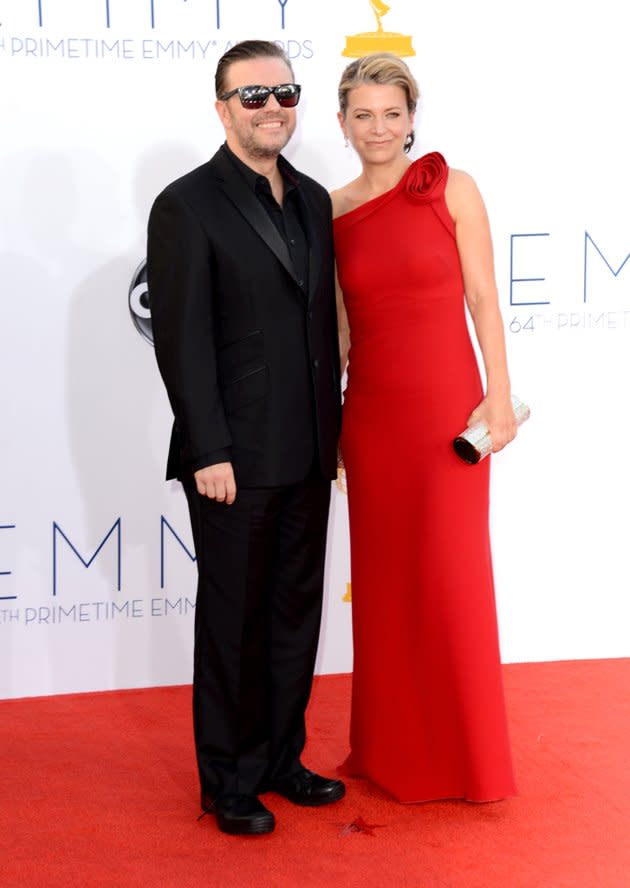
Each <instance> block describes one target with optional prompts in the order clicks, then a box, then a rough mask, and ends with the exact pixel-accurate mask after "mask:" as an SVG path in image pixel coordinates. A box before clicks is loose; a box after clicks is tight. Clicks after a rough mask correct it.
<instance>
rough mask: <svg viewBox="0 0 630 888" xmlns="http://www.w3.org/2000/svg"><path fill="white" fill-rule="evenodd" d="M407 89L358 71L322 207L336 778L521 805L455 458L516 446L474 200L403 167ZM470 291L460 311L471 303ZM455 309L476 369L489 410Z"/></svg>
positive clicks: (483, 518)
mask: <svg viewBox="0 0 630 888" xmlns="http://www.w3.org/2000/svg"><path fill="white" fill-rule="evenodd" d="M417 99H418V89H417V85H416V83H415V81H414V79H413V77H412V75H411V73H410V72H409V69H408V68H407V66H406V65H405V64H404V62H402V61H400V60H399V59H398V58H396V57H395V56H390V55H387V54H379V55H374V56H368V57H366V58H363V59H359V60H357V61H355V62H352V63H351V64H350V65H349V66H348V67H347V68H346V70H345V71H344V73H343V76H342V79H341V83H340V87H339V102H340V111H339V121H340V123H341V128H342V130H343V132H344V135H345V137H346V139H347V140H348V141H349V142H350V143H351V144H352V147H353V148H354V149H355V151H356V152H357V154H358V155H359V158H360V160H361V164H362V172H361V175H360V176H359V177H358V178H357V179H355V180H354V181H353V182H350V183H349V184H348V185H346V186H345V187H343V188H341V189H340V190H338V191H336V192H334V193H333V195H332V200H333V210H334V215H335V223H334V224H335V246H336V251H337V262H338V273H339V281H340V288H341V291H342V292H343V301H342V302H341V304H340V317H341V318H342V342H344V343H345V345H343V346H342V352H344V354H343V355H342V359H343V360H344V361H345V357H346V354H347V346H348V345H349V341H350V339H351V342H352V345H351V349H350V353H349V368H348V387H347V389H346V395H345V402H344V420H343V433H342V441H341V449H342V453H343V459H344V463H345V467H346V473H347V483H348V496H349V510H350V538H351V547H352V598H353V634H354V651H355V654H354V656H355V660H354V678H353V697H352V724H351V749H352V751H351V754H350V757H349V759H348V761H347V763H346V768H345V770H346V771H347V773H349V774H354V775H356V776H364V777H368V778H369V779H371V780H372V781H373V782H374V783H376V784H378V785H379V786H381V787H382V788H384V789H385V790H387V791H388V792H390V793H391V794H392V795H393V796H395V797H396V798H397V799H398V800H399V801H402V802H414V801H424V800H429V799H443V798H464V799H468V800H471V801H489V800H494V799H500V798H504V797H506V796H510V795H513V794H514V793H515V791H516V790H515V785H514V776H513V772H512V763H511V756H510V748H509V740H508V732H507V725H506V716H505V704H504V698H503V686H502V679H501V667H500V659H499V646H498V633H497V624H496V611H495V602H494V590H493V581H492V565H491V557H490V545H489V538H488V482H489V467H490V466H489V462H490V461H489V460H486V461H485V462H483V463H481V464H479V465H477V466H469V465H466V464H465V463H463V462H461V461H460V460H459V459H458V457H457V456H456V455H455V453H454V452H453V449H452V446H451V442H452V440H453V438H454V437H455V436H456V435H457V433H458V432H460V431H461V430H462V429H463V428H464V427H465V426H466V424H467V423H472V422H476V421H483V422H485V423H486V424H487V425H488V426H489V428H490V432H491V435H492V439H493V443H494V450H500V449H501V448H502V447H504V446H505V444H507V443H508V441H510V440H511V439H512V438H513V437H514V435H515V433H516V424H515V420H514V412H513V410H512V407H511V403H510V383H509V378H508V371H507V364H506V356H505V342H504V335H503V326H502V322H501V316H500V312H499V307H498V298H497V290H496V285H495V282H494V270H493V261H492V245H491V238H490V230H489V225H488V220H487V216H486V212H485V209H484V205H483V201H482V199H481V196H480V194H479V192H478V190H477V188H476V186H475V183H474V182H473V180H472V179H471V178H470V176H468V175H467V174H466V173H463V172H460V171H457V170H449V168H448V167H447V165H446V162H445V160H444V158H443V157H442V156H441V155H440V154H437V153H432V154H427V155H426V156H425V157H422V158H420V160H417V161H415V162H414V163H410V162H409V159H408V157H407V152H408V151H409V149H410V148H411V145H412V144H413V140H414V133H413V122H414V112H415V107H416V103H417ZM464 294H465V296H464ZM464 301H466V303H467V305H468V308H469V311H470V314H471V316H472V319H473V322H474V327H475V332H476V335H477V338H478V341H479V345H480V348H481V352H482V355H483V361H484V364H485V370H486V378H487V389H486V393H485V395H484V392H483V389H482V385H481V380H480V377H479V371H478V368H477V364H476V360H475V355H474V351H473V347H472V344H471V341H470V337H469V334H468V329H467V324H466V319H465V311H464Z"/></svg>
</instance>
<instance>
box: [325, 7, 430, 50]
mask: <svg viewBox="0 0 630 888" xmlns="http://www.w3.org/2000/svg"><path fill="white" fill-rule="evenodd" d="M370 6H371V7H372V11H373V12H374V15H375V16H376V27H377V30H376V31H365V32H364V33H363V34H354V36H352V37H346V46H345V49H344V51H343V52H342V55H344V56H347V57H348V58H351V59H358V58H361V56H365V55H369V54H370V53H373V52H391V53H393V54H394V55H397V56H414V55H415V54H416V52H415V50H414V48H413V46H412V45H411V37H407V36H406V35H405V34H396V33H394V32H393V31H384V30H383V22H382V21H381V19H382V18H383V16H384V15H386V14H387V13H388V12H389V9H390V7H389V6H388V5H387V4H386V3H383V0H370Z"/></svg>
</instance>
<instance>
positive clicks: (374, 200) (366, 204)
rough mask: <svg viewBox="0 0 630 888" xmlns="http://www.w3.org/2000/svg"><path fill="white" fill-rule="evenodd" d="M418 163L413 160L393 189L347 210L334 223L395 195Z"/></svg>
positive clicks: (336, 217)
mask: <svg viewBox="0 0 630 888" xmlns="http://www.w3.org/2000/svg"><path fill="white" fill-rule="evenodd" d="M420 159H422V158H420ZM417 162H418V161H417V160H413V161H412V162H411V163H410V164H409V165H408V166H407V168H406V169H405V171H404V173H403V174H402V176H401V177H400V179H399V180H398V181H397V182H396V184H395V185H392V187H391V188H388V189H387V190H386V191H381V193H380V194H377V195H376V196H375V197H370V198H369V199H368V200H364V201H363V203H360V204H358V205H357V206H356V207H353V208H352V209H351V210H346V212H345V213H340V214H339V215H338V216H335V218H334V219H333V223H334V222H338V221H339V220H340V219H346V218H347V217H348V216H351V215H352V214H353V213H356V212H358V210H362V209H364V208H365V207H368V206H370V204H373V203H376V201H379V200H383V198H385V197H389V196H391V195H393V193H394V192H395V191H397V190H398V189H399V188H400V187H401V185H403V183H404V181H405V179H406V178H407V176H408V175H409V171H410V170H411V169H412V167H413V166H414V164H416V163H417Z"/></svg>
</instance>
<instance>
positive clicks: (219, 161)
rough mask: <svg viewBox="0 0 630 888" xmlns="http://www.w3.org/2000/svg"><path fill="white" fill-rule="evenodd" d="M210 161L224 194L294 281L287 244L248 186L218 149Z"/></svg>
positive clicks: (293, 269) (295, 277) (294, 274)
mask: <svg viewBox="0 0 630 888" xmlns="http://www.w3.org/2000/svg"><path fill="white" fill-rule="evenodd" d="M212 163H213V165H214V167H215V170H216V171H217V172H218V173H219V178H220V179H221V186H222V188H223V191H224V192H225V194H226V195H227V197H228V198H229V199H230V200H231V201H232V203H233V204H234V206H235V207H236V209H237V210H238V211H239V213H240V214H241V215H242V216H243V218H244V219H246V220H247V222H249V224H250V225H251V226H252V228H253V229H254V231H255V232H256V234H258V236H259V237H261V238H262V240H263V241H264V242H265V243H266V244H267V246H268V247H269V249H270V250H271V252H272V253H273V254H274V255H275V256H276V258H277V259H278V260H279V262H281V263H282V265H283V266H284V267H285V268H286V270H287V271H288V273H289V274H290V275H291V277H292V278H293V280H294V281H295V282H296V283H297V282H298V276H297V273H296V270H295V266H294V265H293V262H292V261H291V256H290V254H289V250H288V247H287V245H286V244H285V242H284V240H283V239H282V237H281V236H280V234H279V233H278V230H277V228H276V226H275V225H274V224H273V222H272V221H271V219H270V218H269V215H268V214H267V212H266V211H265V208H264V207H263V206H262V204H261V203H260V201H259V200H258V198H257V197H256V195H255V194H254V192H253V191H252V189H251V188H249V187H248V185H247V183H246V182H245V180H244V179H243V177H242V176H241V175H240V174H239V172H238V170H237V169H236V168H235V167H234V165H233V164H232V163H231V162H230V160H229V158H228V157H226V156H225V154H224V153H223V152H222V151H220V150H219V151H218V152H217V153H216V154H215V156H214V157H213V159H212Z"/></svg>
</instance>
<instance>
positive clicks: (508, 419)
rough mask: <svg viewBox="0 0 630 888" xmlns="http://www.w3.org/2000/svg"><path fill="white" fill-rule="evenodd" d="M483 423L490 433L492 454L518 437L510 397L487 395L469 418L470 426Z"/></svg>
mask: <svg viewBox="0 0 630 888" xmlns="http://www.w3.org/2000/svg"><path fill="white" fill-rule="evenodd" d="M477 422H483V423H484V424H485V425H486V426H487V427H488V429H489V431H490V438H491V439H492V452H493V453H497V452H498V451H499V450H503V448H504V447H505V445H506V444H509V443H510V441H512V440H514V438H515V437H516V429H517V426H516V417H515V416H514V408H513V406H512V402H511V400H510V398H509V397H507V398H506V397H502V398H498V397H492V396H490V395H486V397H485V398H484V399H483V401H482V402H481V403H480V404H478V405H477V406H476V407H475V409H474V410H473V412H472V413H471V414H470V416H469V417H468V425H474V424H475V423H477Z"/></svg>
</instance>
